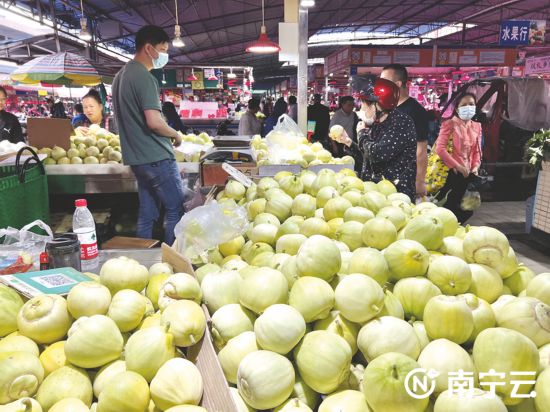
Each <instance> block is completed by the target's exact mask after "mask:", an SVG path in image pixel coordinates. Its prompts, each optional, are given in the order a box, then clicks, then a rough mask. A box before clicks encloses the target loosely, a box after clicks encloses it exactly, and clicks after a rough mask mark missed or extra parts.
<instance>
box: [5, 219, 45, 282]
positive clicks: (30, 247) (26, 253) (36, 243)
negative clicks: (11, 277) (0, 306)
mask: <svg viewBox="0 0 550 412" xmlns="http://www.w3.org/2000/svg"><path fill="white" fill-rule="evenodd" d="M36 226H37V227H39V228H40V229H42V230H44V231H45V232H46V235H37V234H36V233H34V232H31V231H30V230H31V229H32V228H33V227H36ZM0 239H1V240H2V243H1V244H0V274H1V273H3V272H4V273H8V272H9V273H16V272H14V271H13V270H14V268H16V267H20V268H23V267H25V268H26V270H23V269H21V270H20V271H28V270H29V269H31V267H29V266H28V265H31V264H32V265H33V268H34V269H36V270H38V266H39V257H40V253H42V252H44V249H45V247H46V243H48V242H49V241H50V240H52V239H53V233H52V230H51V229H50V227H49V226H48V225H47V224H46V223H44V222H43V221H41V220H35V221H34V222H32V223H29V224H28V225H26V226H24V227H22V228H21V229H15V228H13V227H8V228H6V229H0ZM18 262H19V263H23V264H24V265H20V266H17V265H18Z"/></svg>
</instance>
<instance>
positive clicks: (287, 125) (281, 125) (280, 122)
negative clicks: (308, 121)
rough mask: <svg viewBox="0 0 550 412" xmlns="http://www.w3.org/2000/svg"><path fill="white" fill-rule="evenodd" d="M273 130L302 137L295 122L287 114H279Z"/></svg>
mask: <svg viewBox="0 0 550 412" xmlns="http://www.w3.org/2000/svg"><path fill="white" fill-rule="evenodd" d="M273 130H274V131H276V132H280V133H285V134H293V135H295V136H300V137H304V135H303V134H302V131H301V130H300V128H299V127H298V125H297V124H296V122H295V121H294V120H292V117H290V116H289V115H287V114H282V115H280V116H279V118H278V119H277V124H276V125H275V126H274V127H273Z"/></svg>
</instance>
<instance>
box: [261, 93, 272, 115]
mask: <svg viewBox="0 0 550 412" xmlns="http://www.w3.org/2000/svg"><path fill="white" fill-rule="evenodd" d="M262 113H263V114H264V116H265V117H269V116H271V113H273V98H271V97H266V98H265V99H264V104H263V106H262Z"/></svg>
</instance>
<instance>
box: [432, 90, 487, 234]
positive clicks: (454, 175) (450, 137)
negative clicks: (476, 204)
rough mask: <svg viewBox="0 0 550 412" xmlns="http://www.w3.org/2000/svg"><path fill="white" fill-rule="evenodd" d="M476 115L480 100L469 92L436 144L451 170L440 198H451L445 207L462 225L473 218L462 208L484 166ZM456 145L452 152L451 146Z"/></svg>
mask: <svg viewBox="0 0 550 412" xmlns="http://www.w3.org/2000/svg"><path fill="white" fill-rule="evenodd" d="M475 114H476V97H475V95H473V94H472V93H465V94H464V95H463V96H462V97H461V98H460V100H459V102H458V105H457V107H456V108H455V111H454V114H453V117H452V118H451V119H449V120H446V121H445V122H443V124H442V125H441V130H440V132H439V137H438V138H437V141H436V143H435V150H436V152H437V155H438V156H439V157H440V158H441V160H443V162H444V163H445V165H446V166H447V167H448V168H449V169H450V170H449V175H448V176H447V181H446V182H445V186H443V188H442V189H441V190H440V192H439V194H438V195H437V198H438V199H440V200H441V199H444V198H445V197H447V201H446V202H445V204H444V207H446V208H447V209H449V210H451V211H452V212H453V213H454V214H455V215H456V217H457V218H458V221H459V222H460V223H464V222H465V221H467V220H468V219H469V218H470V217H471V216H472V212H471V211H464V210H462V209H461V207H460V203H461V201H462V197H463V196H464V193H465V192H466V189H467V187H468V183H470V182H471V181H472V180H473V179H474V176H475V175H477V174H478V171H479V166H480V165H481V124H479V123H477V122H474V121H472V118H473V117H474V115H475ZM449 141H451V142H452V145H451V147H452V149H451V150H450V151H448V147H447V145H448V144H449Z"/></svg>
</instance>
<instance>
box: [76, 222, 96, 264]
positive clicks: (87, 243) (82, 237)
mask: <svg viewBox="0 0 550 412" xmlns="http://www.w3.org/2000/svg"><path fill="white" fill-rule="evenodd" d="M81 230H82V229H81ZM81 230H78V231H76V232H77V234H78V241H79V242H80V259H81V260H90V259H94V258H96V257H97V255H98V250H97V236H96V233H95V230H93V229H92V230H86V231H85V232H84V231H81Z"/></svg>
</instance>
